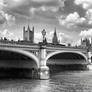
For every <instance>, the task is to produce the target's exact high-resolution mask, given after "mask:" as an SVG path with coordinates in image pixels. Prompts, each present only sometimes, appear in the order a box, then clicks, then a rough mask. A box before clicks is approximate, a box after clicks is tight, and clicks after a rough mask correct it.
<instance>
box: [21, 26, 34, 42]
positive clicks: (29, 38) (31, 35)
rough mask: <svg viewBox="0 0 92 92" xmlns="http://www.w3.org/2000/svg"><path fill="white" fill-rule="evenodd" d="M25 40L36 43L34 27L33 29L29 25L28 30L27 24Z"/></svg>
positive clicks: (24, 32) (24, 31) (24, 34)
mask: <svg viewBox="0 0 92 92" xmlns="http://www.w3.org/2000/svg"><path fill="white" fill-rule="evenodd" d="M23 40H24V41H29V42H30V43H34V27H33V28H32V30H31V29H30V27H29V26H28V28H27V30H26V29H25V26H24V27H23Z"/></svg>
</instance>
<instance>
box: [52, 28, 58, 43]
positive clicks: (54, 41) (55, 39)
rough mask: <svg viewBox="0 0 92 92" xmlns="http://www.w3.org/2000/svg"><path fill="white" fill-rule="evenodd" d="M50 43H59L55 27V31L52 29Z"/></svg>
mask: <svg viewBox="0 0 92 92" xmlns="http://www.w3.org/2000/svg"><path fill="white" fill-rule="evenodd" d="M52 43H53V44H59V42H58V37H57V33H56V28H55V31H54V34H53V38H52Z"/></svg>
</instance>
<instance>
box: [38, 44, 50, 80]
mask: <svg viewBox="0 0 92 92" xmlns="http://www.w3.org/2000/svg"><path fill="white" fill-rule="evenodd" d="M46 54H47V53H46V48H45V46H43V47H41V48H40V56H39V72H38V75H39V78H40V79H49V67H48V66H47V65H46Z"/></svg>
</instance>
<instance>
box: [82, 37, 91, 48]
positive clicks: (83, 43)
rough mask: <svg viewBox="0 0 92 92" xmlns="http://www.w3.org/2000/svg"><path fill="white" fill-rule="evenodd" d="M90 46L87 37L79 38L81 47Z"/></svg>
mask: <svg viewBox="0 0 92 92" xmlns="http://www.w3.org/2000/svg"><path fill="white" fill-rule="evenodd" d="M88 46H90V41H89V39H87V38H85V39H83V40H82V39H81V47H88Z"/></svg>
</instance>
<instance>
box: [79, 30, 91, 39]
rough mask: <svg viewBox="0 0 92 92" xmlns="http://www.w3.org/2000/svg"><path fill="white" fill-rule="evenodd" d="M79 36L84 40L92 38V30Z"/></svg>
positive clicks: (85, 31) (84, 31)
mask: <svg viewBox="0 0 92 92" xmlns="http://www.w3.org/2000/svg"><path fill="white" fill-rule="evenodd" d="M79 35H80V36H81V37H82V38H85V37H87V38H90V37H92V29H88V30H83V31H81V32H80V34H79Z"/></svg>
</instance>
